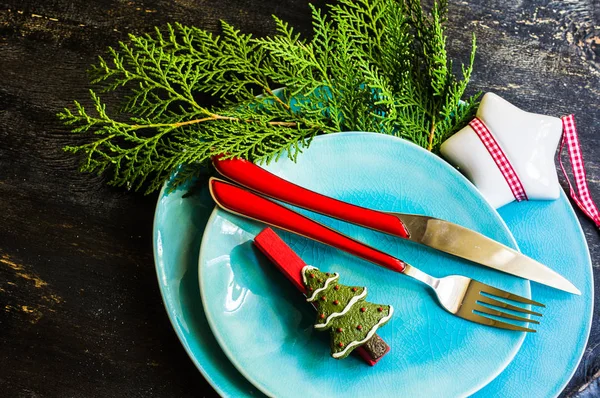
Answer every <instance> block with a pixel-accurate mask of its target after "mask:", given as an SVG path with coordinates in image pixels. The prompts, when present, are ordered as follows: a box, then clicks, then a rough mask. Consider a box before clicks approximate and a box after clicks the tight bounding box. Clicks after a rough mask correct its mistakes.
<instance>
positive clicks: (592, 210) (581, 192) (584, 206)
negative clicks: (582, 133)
mask: <svg viewBox="0 0 600 398" xmlns="http://www.w3.org/2000/svg"><path fill="white" fill-rule="evenodd" d="M561 119H562V122H563V137H562V142H561V144H560V149H559V151H558V161H559V163H560V168H561V169H562V171H563V174H564V175H565V178H566V179H567V182H568V183H569V189H570V192H569V194H570V195H571V198H573V201H574V202H575V203H577V206H579V208H580V209H581V211H583V212H584V213H585V214H586V215H587V216H588V217H589V218H591V219H592V221H594V223H596V226H598V227H599V228H600V214H599V213H598V208H597V207H596V204H595V203H594V201H593V200H592V197H591V195H590V189H589V187H588V185H587V177H586V175H585V167H584V163H583V156H582V155H581V147H580V145H579V137H578V136H577V128H576V126H575V118H574V117H573V115H569V116H563V117H562V118H561ZM565 144H566V145H567V149H568V151H569V160H570V161H571V169H572V170H573V178H575V186H576V187H577V191H575V190H574V189H573V185H571V181H570V180H569V176H568V175H567V172H566V171H565V168H564V166H563V163H562V160H561V158H560V154H561V153H562V150H563V147H564V146H565Z"/></svg>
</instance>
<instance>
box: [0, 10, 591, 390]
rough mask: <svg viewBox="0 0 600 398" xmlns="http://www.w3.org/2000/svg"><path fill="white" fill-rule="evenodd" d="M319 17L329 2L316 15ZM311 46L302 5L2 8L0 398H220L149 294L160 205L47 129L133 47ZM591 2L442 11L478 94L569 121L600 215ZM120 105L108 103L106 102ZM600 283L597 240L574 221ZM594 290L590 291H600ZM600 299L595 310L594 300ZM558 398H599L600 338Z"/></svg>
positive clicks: (57, 130) (59, 130)
mask: <svg viewBox="0 0 600 398" xmlns="http://www.w3.org/2000/svg"><path fill="white" fill-rule="evenodd" d="M316 3H317V4H322V3H323V2H322V1H319V2H316ZM273 13H275V14H277V15H278V16H280V17H282V18H283V19H286V20H288V21H290V22H291V23H292V25H295V26H298V27H299V28H300V29H301V30H302V31H304V32H307V31H308V28H309V23H310V19H309V11H308V6H307V3H306V0H291V1H290V0H288V1H286V0H234V1H216V0H204V1H203V0H199V1H193V0H148V1H139V0H135V1H128V0H98V1H93V2H90V1H86V0H71V1H68V0H46V1H33V0H9V1H4V2H3V3H2V4H0V395H2V396H6V397H84V396H85V397H117V396H118V397H121V396H123V397H125V396H126V397H136V396H140V397H141V396H144V397H146V396H161V397H162V396H164V397H186V396H209V397H212V396H215V395H216V394H215V393H214V391H213V390H212V388H211V387H210V386H208V384H207V383H206V381H204V379H203V378H202V376H201V375H200V373H199V372H198V371H197V370H196V368H195V367H194V365H193V364H192V362H191V361H190V360H189V359H188V357H187V356H186V354H185V352H184V350H183V348H182V347H181V345H180V343H179V341H178V340H177V338H176V336H175V333H174V332H173V330H172V328H171V326H170V324H169V321H168V318H167V316H166V313H165V310H164V307H163V305H162V302H161V297H160V294H159V290H158V285H157V282H156V276H155V272H154V265H153V258H152V239H151V226H152V218H153V212H154V206H155V202H156V195H150V196H142V195H141V194H133V193H129V192H126V191H124V190H121V189H114V188H110V187H108V186H107V185H106V184H105V179H103V178H102V177H95V176H90V175H83V174H80V173H78V172H77V161H76V158H73V157H71V156H69V155H67V154H65V153H63V152H62V151H61V147H63V146H64V145H65V144H67V143H69V142H72V139H73V138H72V137H70V136H69V134H68V133H67V132H66V130H65V129H64V128H63V127H62V126H61V124H60V123H59V122H58V121H57V120H56V118H55V116H54V115H55V114H56V112H57V111H59V110H60V109H61V108H62V107H64V106H68V105H69V104H70V103H71V101H72V100H73V99H79V100H83V101H82V102H83V103H84V105H85V104H86V102H85V99H86V98H88V96H87V87H88V84H87V80H86V73H85V71H86V70H87V69H88V67H89V65H90V64H92V63H93V62H95V57H96V56H97V55H98V54H102V53H103V51H104V50H105V48H106V47H107V46H109V45H115V44H116V43H117V42H118V41H119V40H126V38H127V34H128V33H143V32H149V31H150V30H151V29H152V28H153V26H155V25H164V24H165V23H167V22H174V21H179V22H182V23H185V24H193V25H196V26H199V27H202V28H205V29H208V30H211V31H215V32H216V31H217V30H218V21H219V19H224V20H226V21H228V22H230V23H233V24H234V25H236V26H237V27H239V28H241V29H242V30H244V31H248V32H253V33H256V34H259V35H262V34H266V33H269V32H272V30H273V28H274V25H273V23H272V21H271V19H270V15H271V14H273ZM599 25H600V2H598V1H590V0H569V1H558V0H556V1H550V0H538V1H532V0H523V1H506V0H503V1H498V0H469V1H450V21H449V25H448V26H449V45H450V48H451V54H452V55H453V56H454V57H455V58H457V59H460V60H466V59H467V55H468V51H469V44H470V43H469V38H470V32H471V31H474V32H475V33H476V34H477V38H478V43H479V52H478V55H477V61H476V65H475V66H476V68H475V72H474V75H473V83H472V85H471V90H472V91H476V90H483V91H494V92H496V93H498V94H500V95H501V96H503V97H504V98H506V99H507V100H509V101H511V102H512V103H514V104H515V105H517V106H519V107H521V108H523V109H525V110H529V111H535V112H538V113H545V114H549V115H555V116H560V115H563V114H566V113H575V114H576V117H577V121H578V126H579V131H580V134H581V141H582V144H583V154H584V157H585V159H586V161H587V170H588V179H589V182H590V188H591V190H592V194H593V195H594V196H595V198H597V199H598V200H600V145H599V144H600V134H599V133H600V123H599V122H600V98H599V96H598V94H599V93H600V84H599V83H600V26H599ZM116 99H117V98H113V99H110V98H109V101H114V100H116ZM581 222H582V226H583V228H584V231H585V234H586V237H587V240H588V244H589V245H590V250H591V254H592V259H593V263H594V267H595V272H597V267H598V266H599V265H600V263H599V258H600V256H599V255H600V239H599V236H598V231H597V230H596V229H595V228H594V226H593V225H592V223H591V222H590V221H588V220H586V219H583V218H581ZM598 287H599V286H598V285H596V289H597V291H598ZM596 297H600V294H597V295H596ZM597 315H598V306H597V305H596V310H595V317H594V325H593V326H592V334H591V337H590V341H589V344H588V348H587V350H586V353H585V357H584V359H583V361H582V363H581V365H580V367H579V370H578V371H577V373H576V374H575V376H574V377H573V379H572V381H571V383H570V384H569V386H568V387H567V388H566V390H565V392H564V393H563V394H564V395H567V396H578V395H581V396H595V395H600V393H599V391H600V390H599V387H600V383H598V380H597V379H596V377H597V376H598V374H597V373H598V372H600V348H598V347H599V345H600V325H599V324H598V322H597V319H598V317H597Z"/></svg>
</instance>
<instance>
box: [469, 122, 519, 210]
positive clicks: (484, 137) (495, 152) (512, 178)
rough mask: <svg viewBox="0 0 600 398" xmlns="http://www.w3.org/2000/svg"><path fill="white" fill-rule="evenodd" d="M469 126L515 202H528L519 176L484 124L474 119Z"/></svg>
mask: <svg viewBox="0 0 600 398" xmlns="http://www.w3.org/2000/svg"><path fill="white" fill-rule="evenodd" d="M469 126H471V128H472V129H473V130H474V131H475V133H477V136H479V139H481V142H483V145H484V146H485V148H486V149H487V150H488V152H489V153H490V155H491V156H492V159H494V162H496V165H497V166H498V169H500V172H502V175H503V176H504V178H505V179H506V182H507V183H508V187H509V188H510V190H511V191H512V194H513V195H514V197H515V199H516V200H517V202H520V201H522V200H528V199H527V194H526V193H525V189H524V188H523V184H521V180H520V179H519V176H518V175H517V173H516V172H515V169H514V168H513V167H512V165H511V164H510V161H509V160H508V158H507V157H506V155H505V154H504V151H503V150H502V148H500V145H498V142H497V141H496V139H495V138H494V136H493V135H492V133H491V132H490V130H489V129H488V128H487V126H486V125H485V123H483V121H482V120H481V119H479V118H475V119H473V120H471V122H470V123H469Z"/></svg>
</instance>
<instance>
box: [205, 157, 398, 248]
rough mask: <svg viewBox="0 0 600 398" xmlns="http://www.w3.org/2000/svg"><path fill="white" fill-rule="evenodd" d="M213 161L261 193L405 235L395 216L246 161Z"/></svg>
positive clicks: (218, 158) (219, 158) (328, 214)
mask: <svg viewBox="0 0 600 398" xmlns="http://www.w3.org/2000/svg"><path fill="white" fill-rule="evenodd" d="M213 164H214V166H215V168H216V169H217V171H218V172H219V173H220V174H222V175H223V176H225V177H227V178H229V179H231V180H233V181H235V182H237V183H238V184H240V185H242V186H244V187H246V188H248V189H251V190H253V191H256V192H258V193H260V194H262V195H266V196H269V197H271V198H273V199H277V200H281V201H282V202H286V203H289V204H292V205H294V206H298V207H302V208H304V209H307V210H311V211H315V212H317V213H321V214H324V215H326V216H330V217H334V218H337V219H339V220H343V221H347V222H350V223H352V224H357V225H360V226H363V227H366V228H371V229H374V230H377V231H380V232H384V233H388V234H391V235H395V236H399V237H401V238H408V236H409V233H408V230H407V229H406V227H405V226H404V224H402V221H400V219H399V218H398V217H396V216H393V215H391V214H387V213H384V212H380V211H376V210H371V209H367V208H365V207H360V206H356V205H352V204H350V203H346V202H342V201H340V200H337V199H333V198H330V197H328V196H325V195H321V194H319V193H316V192H313V191H311V190H309V189H306V188H302V187H301V186H299V185H296V184H293V183H291V182H289V181H286V180H284V179H283V178H280V177H277V176H276V175H274V174H271V173H270V172H268V171H267V170H265V169H263V168H261V167H258V166H257V165H255V164H254V163H252V162H249V161H247V160H243V159H226V160H224V159H223V157H222V156H216V157H214V158H213Z"/></svg>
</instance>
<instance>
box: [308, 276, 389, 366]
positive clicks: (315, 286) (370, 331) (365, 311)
mask: <svg viewBox="0 0 600 398" xmlns="http://www.w3.org/2000/svg"><path fill="white" fill-rule="evenodd" d="M338 279H339V275H338V274H330V273H328V272H327V273H325V272H321V271H320V270H319V269H318V268H315V267H312V266H306V267H304V268H303V269H302V280H303V283H304V286H305V287H306V296H307V301H308V302H311V303H313V304H314V305H315V307H316V308H317V321H316V322H315V329H317V330H329V334H330V336H331V339H330V345H331V356H332V357H333V358H335V359H343V358H346V357H347V356H348V355H350V353H351V352H352V350H354V349H355V348H357V347H360V346H361V345H362V344H364V343H366V342H367V341H369V339H370V338H371V337H373V336H374V335H375V333H377V329H379V327H380V326H382V325H384V324H385V323H386V322H387V321H388V320H389V319H390V318H391V317H392V314H393V312H394V309H393V308H392V306H390V305H380V304H374V303H370V302H368V301H365V298H366V297H367V288H366V287H358V286H345V285H341V284H339V283H338Z"/></svg>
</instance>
